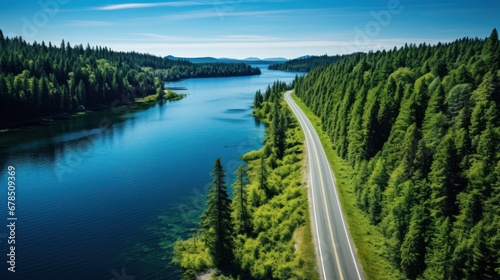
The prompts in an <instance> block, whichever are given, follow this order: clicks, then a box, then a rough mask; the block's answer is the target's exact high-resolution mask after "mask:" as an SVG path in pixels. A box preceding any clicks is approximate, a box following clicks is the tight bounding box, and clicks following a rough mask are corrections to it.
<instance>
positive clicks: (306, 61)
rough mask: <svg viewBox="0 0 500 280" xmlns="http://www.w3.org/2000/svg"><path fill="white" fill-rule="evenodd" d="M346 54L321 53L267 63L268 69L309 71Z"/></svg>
mask: <svg viewBox="0 0 500 280" xmlns="http://www.w3.org/2000/svg"><path fill="white" fill-rule="evenodd" d="M342 57H346V56H340V55H334V56H328V55H326V54H325V55H322V56H309V57H305V58H296V59H292V60H289V61H287V62H283V63H275V64H271V65H269V67H268V69H270V70H281V71H296V72H309V71H311V70H312V69H313V68H316V67H319V66H326V65H330V64H332V63H335V62H337V61H338V60H339V59H341V58H342Z"/></svg>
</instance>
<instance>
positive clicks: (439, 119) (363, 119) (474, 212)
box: [295, 30, 500, 279]
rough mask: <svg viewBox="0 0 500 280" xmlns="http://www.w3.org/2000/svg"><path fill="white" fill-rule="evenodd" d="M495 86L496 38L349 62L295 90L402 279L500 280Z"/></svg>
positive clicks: (499, 75)
mask: <svg viewBox="0 0 500 280" xmlns="http://www.w3.org/2000/svg"><path fill="white" fill-rule="evenodd" d="M499 81H500V42H499V40H498V34H497V31H496V30H493V32H492V33H491V35H490V36H489V37H488V38H485V39H480V38H463V39H459V40H456V41H454V42H451V43H444V44H443V43H439V44H437V45H428V44H420V45H415V44H410V45H405V46H403V47H401V48H399V49H397V48H394V49H392V50H389V51H385V50H384V51H377V52H370V53H367V54H363V53H358V54H353V55H351V56H350V57H346V58H343V59H340V60H338V61H337V62H336V63H334V64H331V65H328V66H322V67H318V68H315V69H313V70H312V71H311V72H310V73H309V74H308V75H306V76H305V77H300V78H297V79H296V81H295V85H296V87H295V92H296V94H297V96H298V97H299V98H301V99H302V100H303V101H304V102H305V103H306V104H307V106H308V107H309V108H310V109H311V110H312V111H313V112H314V113H315V115H317V116H318V117H319V118H320V119H321V122H322V128H323V130H324V131H325V132H326V133H327V134H328V136H329V137H330V139H331V141H332V143H333V144H334V149H335V151H336V153H337V154H338V155H339V156H341V157H342V158H344V159H345V160H347V161H348V162H349V163H350V164H351V165H352V166H353V168H354V170H355V171H356V172H357V173H358V176H356V177H355V178H353V180H354V181H355V182H354V185H355V186H356V196H357V201H358V206H359V207H360V208H361V209H362V210H364V211H365V212H366V215H367V217H369V219H370V221H371V222H372V223H373V224H374V225H376V226H377V228H378V229H379V230H380V231H381V232H382V233H384V234H385V237H386V241H387V244H389V246H392V251H394V252H395V256H394V259H392V260H391V261H393V262H394V263H395V265H396V266H397V267H399V268H400V270H401V271H402V272H403V273H404V274H405V275H406V276H407V277H408V278H409V279H416V278H419V277H425V278H426V279H499V278H500V269H499V267H500V243H499V240H500V231H499V223H498V217H499V216H500V212H499V207H497V206H493V205H495V204H496V205H498V201H499V199H500V198H499V193H498V185H499V184H498V182H499V177H498V168H499V166H500V110H499V106H500V83H499Z"/></svg>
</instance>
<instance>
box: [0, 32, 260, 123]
mask: <svg viewBox="0 0 500 280" xmlns="http://www.w3.org/2000/svg"><path fill="white" fill-rule="evenodd" d="M258 74H260V69H258V68H252V67H250V66H249V65H246V64H243V63H241V64H225V63H214V64H193V63H190V62H187V61H173V60H168V59H166V58H161V57H157V56H153V55H147V54H139V53H136V52H128V53H126V52H115V51H112V50H110V49H108V48H107V47H100V46H99V47H90V46H89V45H87V46H86V47H83V46H82V45H76V46H71V45H70V43H65V42H64V40H63V41H62V42H61V44H60V46H55V45H52V44H51V43H49V44H48V45H47V44H45V43H44V42H42V43H37V42H34V43H32V44H30V43H27V42H26V41H24V40H23V39H22V38H21V37H14V38H9V37H4V36H3V33H2V31H1V30H0V124H5V123H9V122H12V121H20V120H29V119H33V118H37V117H43V116H49V115H54V114H58V113H63V112H75V111H83V110H85V109H88V108H94V107H98V106H105V107H111V106H117V105H120V104H124V103H128V102H133V101H134V100H135V99H136V98H142V97H146V96H148V95H151V94H158V93H161V92H162V91H163V87H164V82H165V81H175V80H179V79H185V78H203V77H226V76H244V75H258Z"/></svg>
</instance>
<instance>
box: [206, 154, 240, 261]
mask: <svg viewBox="0 0 500 280" xmlns="http://www.w3.org/2000/svg"><path fill="white" fill-rule="evenodd" d="M224 177H225V172H224V168H223V167H222V161H221V159H220V158H217V159H216V160H215V163H214V172H213V173H212V178H213V181H212V183H211V186H212V188H211V189H210V191H209V193H208V196H207V209H206V210H205V212H204V213H203V215H202V217H201V227H202V230H203V234H204V238H205V242H206V244H207V246H208V249H209V251H210V254H211V255H212V258H213V261H214V264H215V266H216V267H217V268H220V269H223V270H225V269H228V268H229V267H230V265H231V263H232V256H233V251H232V247H233V246H232V222H231V209H230V207H231V200H230V199H229V197H228V195H227V189H226V183H225V182H224Z"/></svg>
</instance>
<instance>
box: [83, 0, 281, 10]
mask: <svg viewBox="0 0 500 280" xmlns="http://www.w3.org/2000/svg"><path fill="white" fill-rule="evenodd" d="M289 1H290V0H268V1H264V0H246V1H243V0H241V1H223V0H220V1H209V0H205V1H170V2H149V3H121V4H112V5H104V6H99V7H93V8H91V9H92V10H97V11H113V10H126V9H144V8H156V7H192V6H215V7H219V6H220V7H225V6H237V5H239V4H241V3H243V2H251V3H261V2H267V3H269V2H278V3H281V2H283V3H284V2H289Z"/></svg>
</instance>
